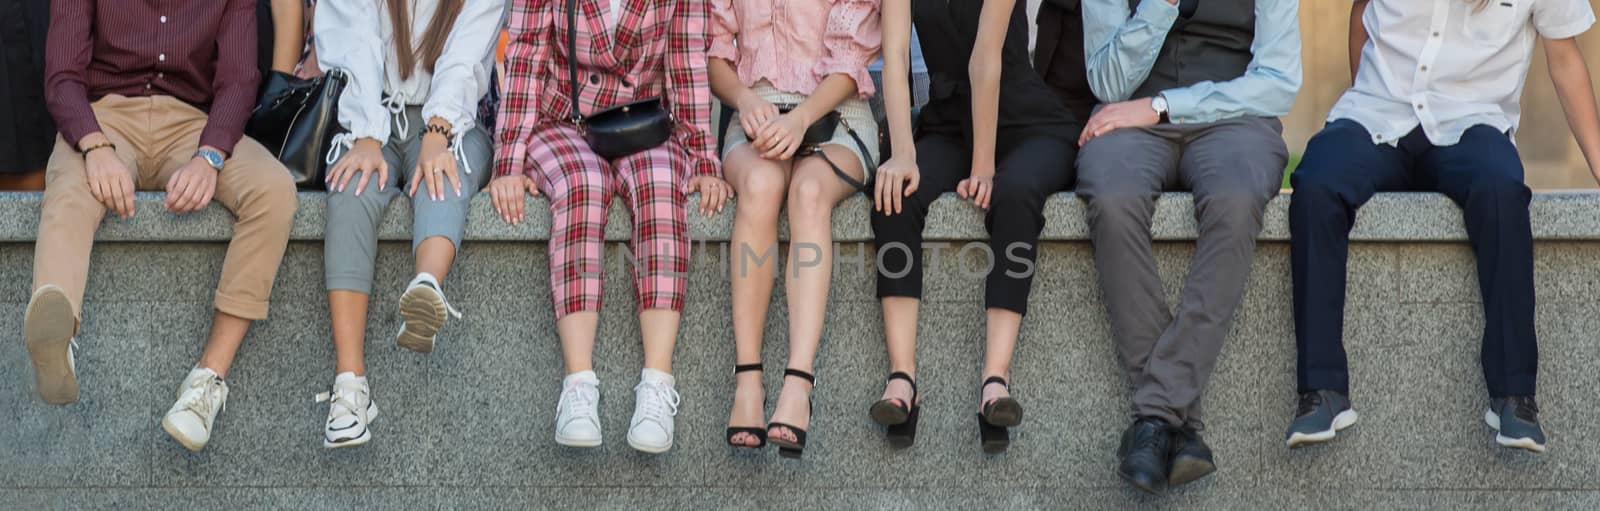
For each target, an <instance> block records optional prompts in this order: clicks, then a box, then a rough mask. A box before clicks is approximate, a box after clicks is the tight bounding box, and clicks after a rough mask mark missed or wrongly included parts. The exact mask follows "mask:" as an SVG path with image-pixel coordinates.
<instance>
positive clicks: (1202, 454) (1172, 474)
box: [1167, 425, 1217, 488]
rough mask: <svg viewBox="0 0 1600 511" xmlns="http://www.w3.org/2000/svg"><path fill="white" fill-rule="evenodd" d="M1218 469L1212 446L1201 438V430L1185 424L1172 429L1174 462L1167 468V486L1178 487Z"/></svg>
mask: <svg viewBox="0 0 1600 511" xmlns="http://www.w3.org/2000/svg"><path fill="white" fill-rule="evenodd" d="M1216 471H1217V464H1216V462H1214V461H1212V459H1211V446H1208V445H1206V441H1205V439H1204V438H1200V430H1199V429H1198V428H1195V427H1193V426H1189V425H1184V427H1182V428H1175V429H1173V430H1172V464H1171V465H1170V466H1169V467H1168V469H1167V487H1168V488H1176V487H1179V486H1183V485H1185V484H1189V483H1191V482H1194V481H1195V480H1197V479H1200V478H1202V477H1205V476H1208V475H1211V473H1212V472H1216Z"/></svg>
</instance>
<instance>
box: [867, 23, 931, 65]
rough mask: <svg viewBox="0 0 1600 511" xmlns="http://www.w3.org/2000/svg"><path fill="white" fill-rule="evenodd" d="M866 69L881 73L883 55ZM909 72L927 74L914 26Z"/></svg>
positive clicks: (920, 44) (920, 43)
mask: <svg viewBox="0 0 1600 511" xmlns="http://www.w3.org/2000/svg"><path fill="white" fill-rule="evenodd" d="M867 70H868V71H873V72H877V73H882V72H883V57H878V60H875V61H873V62H872V65H870V66H867ZM911 73H912V74H919V75H925V74H928V63H927V62H925V61H923V60H922V42H921V41H918V40H917V29H916V28H914V27H913V28H912V29H911Z"/></svg>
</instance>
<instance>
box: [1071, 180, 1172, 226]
mask: <svg viewBox="0 0 1600 511" xmlns="http://www.w3.org/2000/svg"><path fill="white" fill-rule="evenodd" d="M1087 206H1088V208H1087V209H1088V220H1089V227H1090V228H1092V229H1115V228H1137V229H1149V226H1150V216H1151V215H1152V214H1154V212H1155V207H1156V202H1155V197H1154V196H1152V195H1151V194H1150V193H1149V192H1147V191H1143V190H1132V189H1116V188H1113V189H1106V190H1096V191H1095V192H1094V194H1093V195H1090V196H1089V197H1088V198H1087Z"/></svg>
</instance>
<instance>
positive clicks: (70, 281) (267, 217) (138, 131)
mask: <svg viewBox="0 0 1600 511" xmlns="http://www.w3.org/2000/svg"><path fill="white" fill-rule="evenodd" d="M93 108H94V113H95V118H96V119H97V120H98V121H99V122H100V128H101V130H102V131H103V132H104V133H105V135H106V137H107V138H109V139H111V142H112V143H114V144H116V152H117V157H118V158H120V159H121V160H122V163H123V165H125V166H126V167H127V169H128V172H129V173H132V174H133V182H134V187H135V188H137V189H138V190H145V191H161V190H165V189H166V185H167V181H169V180H170V179H171V178H172V176H173V175H174V174H176V173H177V171H178V169H180V168H182V167H183V165H184V164H186V163H188V162H189V161H190V160H191V159H192V158H193V157H194V153H195V151H196V150H198V149H199V144H200V132H201V131H202V130H204V129H205V126H206V121H207V117H206V114H205V112H202V111H201V110H200V109H198V108H195V107H193V106H190V105H188V104H186V103H183V102H182V101H179V100H177V99H175V98H172V97H169V96H151V97H138V98H129V97H123V96H117V95H112V96H106V97H105V98H102V99H100V100H99V101H96V102H95V103H94V105H93ZM214 200H215V201H216V202H217V203H219V204H221V205H222V206H223V207H224V208H227V209H228V211H231V212H232V213H233V215H234V217H235V218H236V220H235V222H234V225H233V241H232V242H231V243H229V244H228V254H227V258H226V259H225V260H224V261H223V264H222V280H221V282H220V283H219V284H218V285H217V293H216V301H215V304H216V309H217V310H218V311H221V312H223V313H226V314H229V315H233V316H238V317H240V318H244V319H250V320H260V319H266V317H267V303H268V297H269V296H270V295H271V294H272V281H273V279H274V278H275V277H276V275H277V272H278V265H279V263H281V262H282V261H283V252H284V249H285V247H286V245H287V244H288V241H289V228H290V226H291V224H292V223H293V221H294V212H295V186H294V181H293V180H292V179H291V178H290V177H289V173H288V171H287V170H285V169H284V168H283V165H281V164H279V163H278V161H277V160H276V159H275V158H273V156H272V154H271V153H269V152H267V150H266V148H264V147H262V146H261V144H259V143H256V141H254V140H251V139H250V138H249V137H245V138H244V139H242V140H240V141H239V143H238V144H237V145H236V146H235V147H234V153H233V155H232V156H231V157H229V158H228V160H227V163H226V164H225V165H224V166H223V169H222V172H221V173H219V174H218V176H217V191H216V195H215V198H214ZM136 214H140V215H149V214H156V212H153V211H138V212H136ZM105 215H106V207H105V206H104V205H102V204H100V202H99V201H97V200H95V198H94V195H93V194H91V193H90V190H89V182H88V174H87V171H86V169H85V164H84V156H83V154H81V153H79V152H78V150H77V148H75V147H72V146H70V145H68V144H67V143H66V141H65V140H63V139H61V138H60V137H57V139H56V148H55V152H53V153H52V154H51V155H50V163H49V166H48V171H47V173H46V185H45V194H44V204H43V206H42V207H41V211H40V214H39V236H38V242H37V243H36V244H35V246H34V259H33V289H35V290H37V289H39V288H40V287H41V286H44V285H46V284H53V285H56V286H59V287H61V288H62V289H63V290H65V291H66V292H67V297H68V298H69V299H70V300H71V301H72V306H73V311H74V312H75V313H77V314H78V317H80V318H81V317H82V315H83V290H84V285H85V281H86V280H87V279H88V275H89V252H90V250H91V249H92V248H93V247H94V236H95V231H96V230H97V229H98V228H99V226H100V221H101V220H102V219H103V218H105Z"/></svg>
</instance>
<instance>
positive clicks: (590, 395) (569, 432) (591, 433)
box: [556, 371, 600, 447]
mask: <svg viewBox="0 0 1600 511" xmlns="http://www.w3.org/2000/svg"><path fill="white" fill-rule="evenodd" d="M599 408H600V378H599V377H598V376H595V374H594V371H583V372H579V373H573V374H569V375H567V377H566V378H563V379H562V380H561V403H560V404H557V405H556V443H558V444H561V445H565V446H567V447H599V446H600V411H599Z"/></svg>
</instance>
